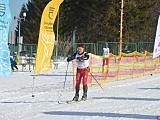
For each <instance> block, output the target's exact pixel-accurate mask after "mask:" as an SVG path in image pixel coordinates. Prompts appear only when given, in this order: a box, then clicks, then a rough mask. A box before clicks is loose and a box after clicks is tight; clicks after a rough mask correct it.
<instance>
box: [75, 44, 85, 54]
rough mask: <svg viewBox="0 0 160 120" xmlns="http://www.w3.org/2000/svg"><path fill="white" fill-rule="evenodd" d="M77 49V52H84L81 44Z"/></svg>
mask: <svg viewBox="0 0 160 120" xmlns="http://www.w3.org/2000/svg"><path fill="white" fill-rule="evenodd" d="M77 51H78V53H79V54H82V53H83V52H84V47H83V46H78V48H77Z"/></svg>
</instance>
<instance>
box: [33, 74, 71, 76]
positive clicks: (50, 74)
mask: <svg viewBox="0 0 160 120" xmlns="http://www.w3.org/2000/svg"><path fill="white" fill-rule="evenodd" d="M31 76H73V75H72V74H70V75H69V74H68V75H66V74H38V75H31Z"/></svg>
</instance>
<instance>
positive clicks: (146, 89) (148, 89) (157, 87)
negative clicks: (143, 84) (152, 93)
mask: <svg viewBox="0 0 160 120" xmlns="http://www.w3.org/2000/svg"><path fill="white" fill-rule="evenodd" d="M139 89H142V90H160V88H158V87H156V88H139Z"/></svg>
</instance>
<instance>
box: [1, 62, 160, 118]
mask: <svg viewBox="0 0 160 120" xmlns="http://www.w3.org/2000/svg"><path fill="white" fill-rule="evenodd" d="M18 67H19V71H18V72H13V75H10V76H5V77H0V120H156V117H157V116H160V77H159V76H160V73H154V74H153V75H152V76H151V75H146V76H142V77H136V78H131V79H123V80H115V81H113V82H107V83H106V84H102V85H101V86H102V87H103V88H104V90H102V89H101V87H100V86H99V85H98V84H94V85H92V87H89V89H88V100H87V101H82V102H76V103H71V104H67V103H66V102H65V101H67V100H71V99H72V98H73V97H74V94H75V93H74V90H73V89H72V77H73V76H72V63H69V68H68V71H67V63H66V62H60V63H59V65H58V69H54V67H53V70H51V71H48V72H45V73H39V74H34V71H33V68H32V67H31V68H30V69H31V70H30V71H29V70H28V68H26V70H25V69H24V71H23V72H22V71H21V67H22V66H18ZM66 73H67V74H66ZM64 83H65V87H64ZM81 96H82V89H81V90H80V97H81ZM58 102H60V103H61V104H59V103H58Z"/></svg>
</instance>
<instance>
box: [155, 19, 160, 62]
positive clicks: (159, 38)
mask: <svg viewBox="0 0 160 120" xmlns="http://www.w3.org/2000/svg"><path fill="white" fill-rule="evenodd" d="M158 56H160V16H159V19H158V25H157V31H156V37H155V43H154V51H153V59H154V58H156V57H158Z"/></svg>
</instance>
